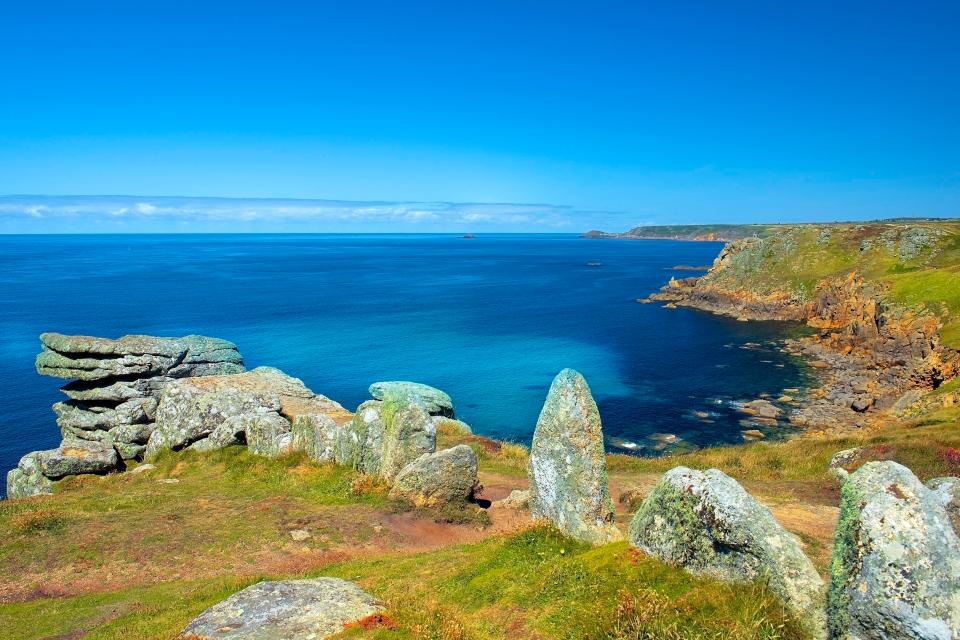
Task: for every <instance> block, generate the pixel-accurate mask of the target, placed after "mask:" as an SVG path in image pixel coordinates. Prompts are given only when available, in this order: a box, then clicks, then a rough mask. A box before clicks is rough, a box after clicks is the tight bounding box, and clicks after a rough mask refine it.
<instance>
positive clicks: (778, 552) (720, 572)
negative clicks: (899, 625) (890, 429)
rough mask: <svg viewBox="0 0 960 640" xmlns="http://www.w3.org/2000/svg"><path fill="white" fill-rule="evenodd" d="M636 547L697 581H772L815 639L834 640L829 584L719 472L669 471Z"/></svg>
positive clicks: (639, 524)
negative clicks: (829, 634)
mask: <svg viewBox="0 0 960 640" xmlns="http://www.w3.org/2000/svg"><path fill="white" fill-rule="evenodd" d="M630 543H631V544H632V545H633V546H635V547H637V548H638V549H641V550H642V551H644V552H646V553H649V554H650V555H653V556H656V557H657V558H660V559H661V560H663V561H665V562H668V563H670V564H674V565H678V566H682V567H684V568H685V569H686V570H688V571H690V572H691V573H694V574H697V575H706V576H710V577H713V578H716V579H719V580H723V581H726V582H752V581H755V580H761V579H762V580H766V581H767V583H768V585H769V587H770V589H771V591H772V592H773V593H775V594H777V595H778V596H779V597H780V599H781V600H782V601H783V602H784V604H785V605H786V606H787V607H788V608H789V609H790V610H791V611H792V612H793V614H794V615H795V616H796V618H797V619H798V620H799V621H801V623H803V624H804V625H805V626H806V627H807V631H808V632H809V633H810V634H811V635H812V636H813V637H817V638H824V637H826V623H825V619H824V612H823V604H824V585H823V581H822V580H821V579H820V576H819V575H818V574H817V572H816V570H815V569H814V567H813V564H811V562H810V560H809V559H808V558H807V557H806V556H805V555H804V553H803V550H802V549H801V547H800V543H799V542H798V541H797V539H796V538H795V537H794V536H793V535H791V534H790V533H788V532H787V531H786V530H785V529H784V528H783V527H781V526H780V525H779V524H778V523H777V521H776V520H774V518H773V515H772V514H771V513H770V510H769V509H767V508H766V507H765V506H763V505H761V504H760V503H759V502H757V501H756V500H755V499H754V498H753V497H751V496H750V494H748V493H747V492H746V491H745V490H744V489H743V487H741V486H740V484H738V483H737V481H736V480H734V479H733V478H731V477H729V476H727V475H726V474H724V473H723V472H721V471H719V470H717V469H710V470H709V471H706V472H701V471H694V470H692V469H688V468H686V467H676V468H674V469H671V470H670V471H668V472H667V473H666V474H665V475H664V476H663V478H661V479H660V481H659V482H658V483H657V485H656V486H655V487H654V488H653V491H651V492H650V495H648V496H647V498H646V500H644V502H643V504H642V505H641V506H640V508H639V509H638V511H637V513H636V515H635V516H634V518H633V521H632V522H631V524H630Z"/></svg>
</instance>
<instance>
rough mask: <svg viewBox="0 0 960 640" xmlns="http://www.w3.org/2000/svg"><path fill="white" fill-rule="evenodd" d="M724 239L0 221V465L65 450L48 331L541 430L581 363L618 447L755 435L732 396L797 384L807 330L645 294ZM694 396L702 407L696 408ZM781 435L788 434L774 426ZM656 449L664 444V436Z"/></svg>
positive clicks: (512, 435) (525, 438)
mask: <svg viewBox="0 0 960 640" xmlns="http://www.w3.org/2000/svg"><path fill="white" fill-rule="evenodd" d="M721 246H722V245H721V244H720V243H711V242H702V243H701V242H674V241H653V240H651V241H615V240H586V239H582V238H579V237H577V236H575V235H478V236H477V237H476V238H475V239H472V240H471V239H465V238H462V237H460V236H456V235H313V234H310V235H90V236H3V237H0V398H2V399H3V410H2V412H0V470H2V471H4V472H5V471H6V470H7V469H9V468H12V467H13V466H15V465H16V463H17V460H18V459H19V458H20V456H21V455H23V454H24V453H26V452H28V451H31V450H34V449H43V448H49V447H54V446H56V445H57V444H58V443H59V440H60V438H59V432H58V429H57V426H56V423H55V422H54V415H53V413H52V411H51V410H50V406H51V405H52V404H53V403H54V402H57V401H58V400H60V399H61V394H60V393H59V392H58V390H57V389H58V387H59V386H60V385H61V384H63V381H59V380H56V379H52V378H44V377H41V376H38V375H37V374H36V372H35V371H34V367H33V361H34V357H35V355H36V353H37V352H38V350H39V340H38V338H37V336H38V335H39V334H40V333H41V332H44V331H58V332H62V333H77V334H87V335H97V336H109V337H116V336H120V335H123V334H128V333H144V334H153V335H161V336H181V335H186V334H192V333H196V334H205V335H210V336H217V337H221V338H226V339H228V340H231V341H233V342H235V343H236V344H237V345H238V346H239V348H240V351H241V353H242V354H243V356H244V358H245V359H246V363H247V365H248V366H250V367H254V366H258V365H271V366H275V367H279V368H280V369H282V370H284V371H286V372H287V373H289V374H291V375H294V376H297V377H299V378H301V379H303V381H304V382H305V383H306V384H307V385H308V386H309V387H310V388H312V389H313V390H314V391H316V392H318V393H323V394H324V395H327V396H329V397H331V398H333V399H335V400H337V401H339V402H340V403H341V404H343V405H344V406H346V407H347V408H350V409H353V408H355V407H356V406H357V405H358V404H359V403H360V402H362V401H363V400H364V399H366V398H367V387H368V385H369V384H370V383H371V382H374V381H377V380H384V379H388V380H389V379H407V380H415V381H419V382H424V383H427V384H431V385H434V386H436V387H439V388H441V389H444V390H445V391H447V392H448V393H449V394H450V395H451V396H452V397H453V399H454V403H455V405H456V408H457V413H458V415H459V416H460V417H461V418H462V419H463V420H465V421H466V422H468V423H469V424H471V425H472V427H473V429H474V431H475V432H477V433H479V434H483V435H487V436H492V437H496V438H502V439H508V440H515V441H519V442H529V439H530V436H531V434H532V432H533V428H534V426H535V424H536V421H537V416H538V414H539V411H540V408H541V406H542V404H543V400H544V397H545V394H546V392H547V389H548V387H549V385H550V382H551V380H552V378H553V377H554V375H556V373H557V372H558V371H560V370H561V369H562V368H564V367H573V368H575V369H577V370H579V371H580V372H582V373H583V374H584V376H586V379H587V381H588V383H589V384H590V387H591V388H592V390H593V393H594V396H595V398H596V400H597V403H598V405H599V407H600V413H601V417H602V420H603V428H604V432H605V434H606V435H607V437H608V439H609V442H608V449H609V450H611V451H613V450H619V451H624V452H630V451H633V452H636V453H641V454H655V453H657V452H658V450H662V447H663V445H662V442H663V439H662V438H661V439H657V438H654V439H650V438H649V436H651V435H652V434H658V433H659V434H674V435H676V436H678V437H679V438H680V439H681V440H680V442H682V443H683V444H684V445H686V446H691V445H695V446H704V445H710V444H716V443H737V442H742V436H741V433H740V432H741V429H744V428H745V427H744V426H743V425H742V424H741V422H740V421H741V419H742V418H743V416H742V415H740V414H738V413H737V412H736V410H735V407H734V405H733V403H735V402H736V401H738V400H750V399H754V398H756V397H757V396H758V395H759V394H761V393H769V394H771V395H773V396H774V397H775V396H776V395H778V394H779V393H781V390H782V389H784V388H789V387H796V386H803V385H804V384H805V382H806V373H805V372H804V370H803V368H802V365H801V364H800V363H799V362H797V361H796V360H795V359H792V358H791V357H790V356H787V355H785V354H783V353H781V352H780V351H779V349H778V348H777V346H776V344H775V342H776V341H777V340H779V339H781V338H783V337H784V336H785V335H787V334H788V333H790V332H794V331H796V328H793V327H790V326H788V325H785V324H778V323H758V322H750V323H744V322H737V321H735V320H732V319H729V318H723V317H718V316H713V315H709V314H706V313H702V312H698V311H693V310H689V309H676V310H670V309H665V308H663V307H662V306H661V305H659V304H637V303H636V299H637V298H638V297H642V296H646V295H647V294H649V293H651V292H653V291H655V290H657V289H658V288H659V287H660V286H661V285H662V284H664V283H665V282H666V281H667V280H668V279H669V278H670V277H671V276H674V275H676V276H677V277H685V276H687V275H690V274H689V273H687V272H676V271H672V270H671V267H673V266H674V265H678V264H686V265H706V264H709V263H710V262H712V260H713V258H714V257H715V256H716V254H717V253H718V252H719V250H720V248H721ZM697 412H702V413H700V414H697ZM774 435H775V434H774ZM658 447H659V448H658Z"/></svg>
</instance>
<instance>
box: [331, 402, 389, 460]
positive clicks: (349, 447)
mask: <svg viewBox="0 0 960 640" xmlns="http://www.w3.org/2000/svg"><path fill="white" fill-rule="evenodd" d="M381 405H382V403H381V402H380V401H379V400H367V401H366V402H364V403H362V404H361V405H360V406H359V407H357V411H356V413H355V414H354V415H353V420H352V421H351V423H350V424H349V425H347V426H346V427H345V428H344V429H341V430H340V431H338V432H337V439H336V442H335V445H334V458H335V460H336V462H337V464H342V465H346V466H348V467H353V468H354V469H357V470H358V471H362V472H363V473H368V474H371V475H379V473H380V466H381V463H382V460H383V434H384V431H385V429H386V425H385V424H384V422H383V416H382V415H381V412H380V408H381Z"/></svg>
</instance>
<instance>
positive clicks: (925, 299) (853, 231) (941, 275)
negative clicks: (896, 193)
mask: <svg viewBox="0 0 960 640" xmlns="http://www.w3.org/2000/svg"><path fill="white" fill-rule="evenodd" d="M703 229H704V230H708V229H712V227H703ZM770 229H772V230H773V232H772V233H770V234H769V235H765V236H763V237H761V238H760V239H759V240H756V241H754V242H753V244H751V245H750V246H749V247H746V248H744V249H743V250H741V251H739V252H738V253H736V254H735V255H733V257H732V258H731V266H730V267H728V268H726V269H723V270H721V271H719V272H715V273H712V274H709V275H708V276H707V278H706V282H709V283H711V284H713V285H714V286H717V287H720V288H722V289H728V290H733V291H747V292H751V293H754V294H756V295H759V296H766V297H779V298H794V299H799V300H803V301H809V300H812V299H813V297H814V294H815V291H816V287H817V285H818V284H819V283H821V282H825V281H833V280H835V279H837V278H841V277H844V276H846V275H847V274H849V273H851V272H853V271H857V272H859V273H860V274H861V275H862V276H864V278H865V279H866V280H867V283H868V285H869V286H872V287H873V288H874V289H875V290H876V291H877V292H878V293H879V294H880V295H882V296H884V297H886V299H888V300H889V301H890V302H893V303H895V304H898V305H900V306H902V307H906V308H909V309H913V310H916V311H927V312H930V313H933V314H936V315H937V316H938V317H939V318H940V320H941V321H942V323H943V325H944V326H943V330H942V332H941V337H942V340H943V343H944V344H945V345H947V346H951V347H955V348H960V285H958V282H960V222H957V221H955V220H953V221H938V222H934V221H913V222H907V221H901V222H897V223H893V222H889V223H867V224H830V225H783V226H780V227H770ZM916 230H922V231H924V232H926V233H928V234H929V237H930V238H931V240H930V242H929V244H928V245H926V246H923V247H921V248H920V249H919V250H918V251H915V252H907V253H906V254H903V253H901V246H902V238H903V237H905V236H908V235H909V234H910V233H911V232H913V231H916ZM689 233H694V232H693V231H689Z"/></svg>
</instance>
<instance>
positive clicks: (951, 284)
mask: <svg viewBox="0 0 960 640" xmlns="http://www.w3.org/2000/svg"><path fill="white" fill-rule="evenodd" d="M650 298H651V299H653V300H658V301H663V302H667V303H668V304H672V305H676V306H686V307H693V308H697V309H702V310H706V311H710V312H713V313H718V314H724V315H730V316H734V317H736V318H738V319H741V320H787V321H795V322H803V323H806V324H807V325H808V326H809V327H811V328H813V329H814V330H815V333H814V334H813V335H812V336H810V337H807V338H804V339H800V340H795V341H789V342H788V343H787V345H786V348H787V350H789V351H791V352H794V353H803V354H806V355H808V356H809V357H810V359H811V364H813V366H814V367H816V368H819V369H821V370H822V371H823V374H822V375H823V377H824V378H825V380H824V386H823V387H822V388H821V389H820V390H817V391H816V392H815V393H813V394H812V398H813V403H812V406H807V407H805V408H804V409H803V410H801V411H800V412H798V415H797V416H796V417H795V420H794V421H795V422H797V423H799V424H801V425H802V426H808V427H818V428H834V427H844V426H850V425H857V426H864V425H866V424H870V423H872V422H875V421H876V420H877V419H878V418H880V417H883V416H884V415H886V414H887V413H888V412H893V413H894V415H897V416H899V415H902V414H903V413H904V412H906V411H908V410H910V409H911V407H913V406H914V405H916V404H917V403H919V402H921V401H922V400H923V397H924V394H925V392H927V391H930V390H933V389H937V388H938V387H940V386H941V385H942V384H943V383H944V382H947V381H949V380H951V379H953V378H955V377H957V375H958V374H960V354H958V351H957V349H958V348H960V223H957V222H954V221H941V222H933V221H923V222H885V223H871V224H827V225H784V226H780V227H775V228H773V229H772V230H771V232H770V233H769V235H766V236H763V237H760V236H754V237H749V238H741V239H738V240H734V241H732V242H730V243H728V244H727V245H726V246H725V247H724V248H723V250H722V251H721V252H720V255H719V256H717V258H716V260H715V261H714V263H713V266H712V267H711V268H710V269H709V271H707V273H706V274H705V275H703V276H702V277H699V278H685V279H679V280H678V279H671V280H670V282H669V283H668V284H667V285H666V286H665V287H663V289H662V290H661V291H660V292H659V293H655V294H653V295H651V296H650ZM941 401H942V399H941ZM946 401H947V402H950V401H951V397H949V396H948V397H947V399H946ZM838 408H839V409H838ZM841 409H842V410H841Z"/></svg>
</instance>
